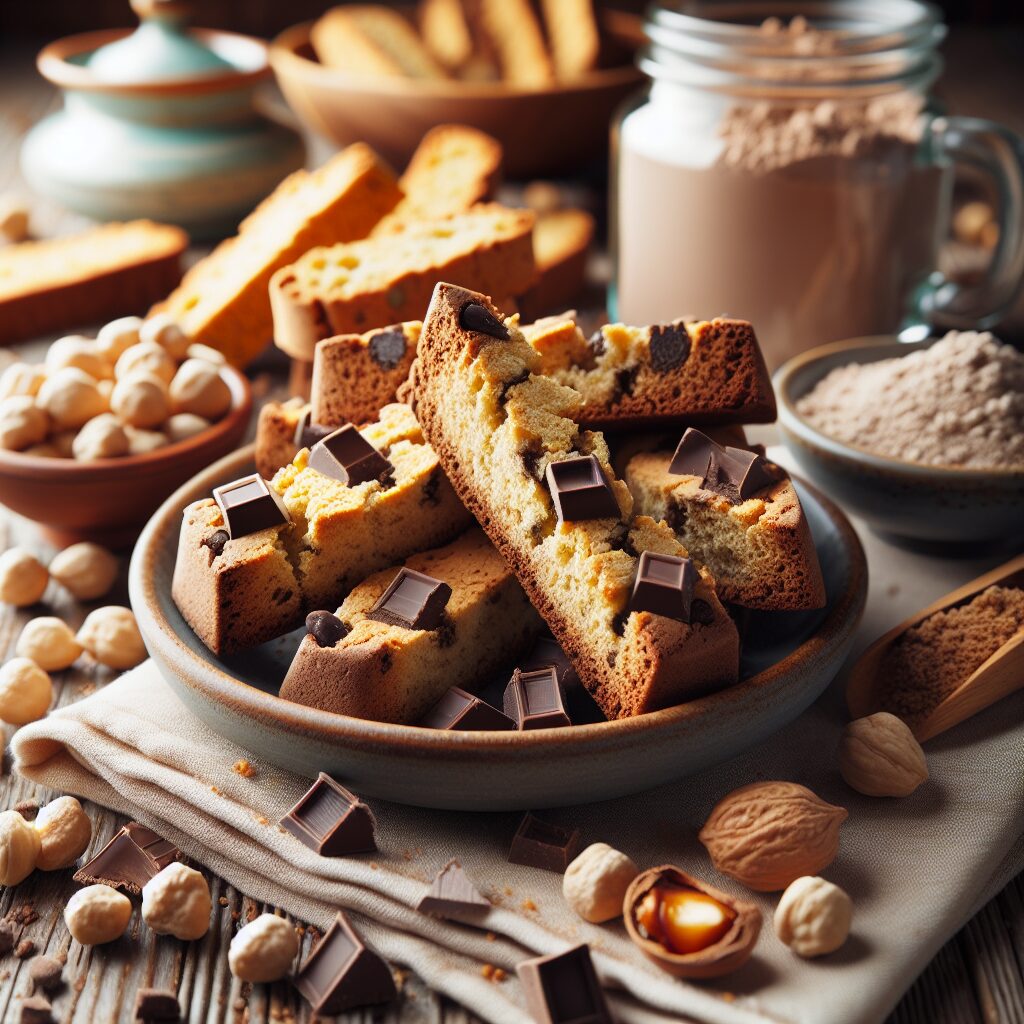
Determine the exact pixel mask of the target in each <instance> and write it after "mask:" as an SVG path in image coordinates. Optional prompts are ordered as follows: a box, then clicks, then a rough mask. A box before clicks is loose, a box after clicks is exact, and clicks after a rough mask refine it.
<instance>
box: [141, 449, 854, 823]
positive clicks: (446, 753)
mask: <svg viewBox="0 0 1024 1024" xmlns="http://www.w3.org/2000/svg"><path fill="white" fill-rule="evenodd" d="M252 471H253V463H252V450H251V449H246V450H243V451H240V452H238V453H236V454H235V455H231V456H229V457H227V458H226V459H223V460H222V461H221V462H219V463H218V464H217V465H215V466H211V467H210V468H209V469H208V470H206V471H205V472H203V473H201V474H200V475H199V476H198V477H197V478H196V479H195V480H193V481H191V482H190V483H188V484H186V485H185V486H183V487H182V488H180V489H179V490H178V491H177V492H176V493H175V494H173V495H172V496H171V497H170V498H168V499H167V501H165V502H164V504H163V505H162V506H161V507H160V509H159V511H158V512H157V513H156V515H155V516H154V517H153V519H152V520H150V522H149V523H148V524H147V526H146V529H145V530H144V531H143V533H142V536H141V537H140V539H139V543H138V545H137V546H136V548H135V553H134V555H133V557H132V563H131V571H130V575H129V587H130V592H131V601H132V607H133V608H134V609H135V614H136V616H137V618H138V622H139V627H140V628H141V630H142V635H143V637H144V638H145V641H146V646H147V648H148V649H149V652H150V654H151V655H152V657H153V659H154V661H155V662H156V664H157V666H158V667H159V669H160V671H161V672H162V673H163V675H164V677H165V678H166V679H167V681H168V682H169V683H170V685H171V686H172V687H173V688H174V690H175V691H176V692H177V693H178V695H179V696H180V697H181V699H182V700H183V701H184V702H185V704H186V705H187V707H188V708H190V709H191V710H192V711H193V712H194V713H195V714H196V715H198V716H199V717H200V718H201V719H203V720H204V721H205V722H206V723H208V724H209V725H210V726H211V727H212V728H213V729H214V730H215V731H217V732H218V733H220V734H221V735H223V736H225V737H227V738H229V739H230V740H232V741H233V742H235V743H238V744H240V745H241V746H243V747H245V748H247V749H249V750H253V751H258V752H259V754H260V756H261V757H264V758H267V759H269V760H271V761H272V762H274V763H276V764H278V765H281V766H282V767H285V768H288V769H291V770H292V771H296V772H299V773H300V774H303V775H307V776H314V777H315V776H316V774H317V772H319V771H326V772H330V773H332V774H334V775H336V776H337V777H338V778H339V779H340V780H342V781H344V782H345V784H346V785H349V784H350V785H351V786H352V788H353V789H355V790H356V791H357V792H359V793H361V794H363V795H366V796H375V797H381V798H384V799H388V800H395V801H398V802H401V803H407V804H415V805H418V806H422V807H440V808H454V809H463V810H511V809H517V808H530V807H545V806H559V805H565V804H577V803H586V802H589V801H594V800H603V799H608V798H611V797H615V796H620V795H622V794H625V793H632V792H636V791H638V790H641V789H646V788H649V787H650V786H654V785H657V784H658V783H662V782H666V781H668V780H670V779H674V778H678V777H680V776H683V775H686V774H688V773H691V772H695V771H698V770H699V769H701V768H705V767H707V766H708V765H711V764H715V763H716V762H719V761H723V760H726V759H727V758H729V757H732V756H733V755H735V754H737V753H739V752H740V751H742V750H744V749H746V748H747V747H749V746H751V745H753V744H755V743H758V742H760V741H761V740H763V739H765V738H766V737H767V736H769V735H770V734H771V733H772V732H774V731H775V730H777V729H779V728H781V727H782V726H783V725H785V724H786V723H787V722H789V721H790V720H791V719H793V718H795V717H796V716H797V715H798V714H800V712H801V711H803V710H804V709H805V708H806V707H807V706H808V705H809V704H810V703H811V702H812V701H813V700H814V699H815V698H816V697H817V696H818V695H819V694H820V693H821V692H822V691H823V690H824V689H825V687H826V686H827V685H828V684H829V682H830V681H831V679H832V678H833V677H834V676H835V674H836V672H837V671H838V669H839V667H840V665H841V664H842V662H843V660H844V658H845V656H846V653H847V651H848V650H849V648H850V644H851V642H852V639H853V634H854V630H855V629H856V627H857V623H858V621H859V619H860V616H861V612H862V611H863V608H864V599H865V594H866V588H867V568H866V565H865V562H864V553H863V551H862V549H861V546H860V543H859V542H858V540H857V537H856V535H855V534H854V532H853V529H852V527H851V526H850V524H849V522H848V521H847V520H846V519H845V517H844V516H843V514H842V513H841V512H840V511H839V510H838V509H837V508H836V507H835V506H834V505H833V504H831V502H829V501H828V500H827V499H826V498H824V497H822V496H821V495H820V494H818V492H817V491H815V490H813V489H812V488H809V487H806V486H804V485H799V490H800V494H801V498H802V499H803V501H804V508H805V509H806V512H807V516H808V520H809V522H810V526H811V531H812V533H813V535H814V538H815V544H816V546H817V549H818V555H819V558H820V560H821V566H822V571H823V574H824V578H825V586H826V590H827V593H828V604H827V607H826V608H824V609H823V610H820V611H816V612H806V613H804V612H796V613H786V614H773V615H767V614H761V615H759V614H754V615H752V616H751V623H750V626H749V631H748V633H747V639H746V642H745V644H746V645H745V651H744V657H743V662H742V674H743V676H744V678H743V681H742V682H741V683H739V684H738V685H736V686H733V687H731V688H729V689H728V690H725V691H723V692H721V693H718V694H715V695H713V696H710V697H706V698H703V699H701V700H696V701H692V702H690V703H688V704H683V705H681V706H679V707H675V708H669V709H667V710H664V711H657V712H654V713H652V714H648V715H642V716H640V717H637V718H630V719H623V720H621V721H615V722H594V723H592V724H582V725H574V726H572V727H566V728H557V729H544V730H535V731H532V732H444V731H438V730H432V729H422V728H419V727H416V726H403V725H390V724H386V723H381V722H368V721H363V720H361V719H356V718H347V717H344V716H341V715H333V714H328V713H326V712H322V711H317V710H315V709H313V708H308V707H304V706H301V705H297V704H292V703H290V702H288V701H284V700H282V699H281V698H279V697H278V696H276V693H277V688H278V686H279V684H280V682H281V679H282V678H283V677H284V673H285V670H286V669H287V667H288V664H289V662H290V661H291V657H292V654H293V653H294V651H295V649H296V647H297V646H298V643H299V640H300V638H301V633H302V632H304V631H302V630H300V631H296V633H293V634H291V635H290V636H287V637H281V638H279V639H277V640H275V641H272V642H270V643H268V644H263V645H262V646H261V647H259V648H256V649H255V650H253V651H250V652H247V653H246V654H244V655H241V656H235V657H231V658H224V659H218V658H216V657H214V656H213V655H212V654H210V652H209V651H207V650H206V648H205V647H204V646H203V645H202V643H201V642H200V641H199V640H198V639H197V638H196V637H195V635H194V634H193V633H192V631H191V630H190V629H189V627H188V626H187V625H186V623H185V621H184V620H183V619H182V617H181V615H180V614H179V613H178V610H177V608H176V607H175V606H174V602H173V601H172V600H171V574H172V572H173V569H174V557H175V551H176V548H177V542H178V531H179V527H180V524H181V513H182V510H183V509H184V508H185V506H186V505H188V504H189V503H191V502H192V501H195V500H197V499H199V498H202V497H207V496H209V494H210V492H211V490H212V488H213V487H215V486H217V485H218V484H221V483H224V482H225V481H228V480H231V479H235V478H237V477H239V476H242V475H243V474H246V473H251V472H252ZM510 674H511V672H508V673H505V674H504V677H503V679H496V680H493V681H491V684H490V685H491V686H492V687H493V686H500V685H501V684H502V682H504V681H507V679H508V676H509V675H510ZM493 692H494V691H493V690H492V691H491V693H493ZM490 695H491V694H490V693H489V692H488V691H487V690H485V691H484V696H485V697H489V696H490ZM492 699H493V698H492Z"/></svg>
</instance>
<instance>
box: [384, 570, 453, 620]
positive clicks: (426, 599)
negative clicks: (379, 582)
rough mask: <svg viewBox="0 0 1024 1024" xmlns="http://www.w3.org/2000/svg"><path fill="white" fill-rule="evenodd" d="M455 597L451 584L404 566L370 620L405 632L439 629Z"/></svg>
mask: <svg viewBox="0 0 1024 1024" xmlns="http://www.w3.org/2000/svg"><path fill="white" fill-rule="evenodd" d="M451 596H452V588H451V587H450V586H448V584H447V583H442V582H441V580H435V579H434V577H433V576H428V575H427V574H426V573H424V572H417V571H416V570H415V569H409V568H407V567H406V566H404V565H403V566H402V568H401V569H399V570H398V573H397V574H396V576H395V578H394V579H393V580H392V581H391V585H390V586H389V587H388V589H387V590H385V591H384V593H383V594H381V596H380V599H379V600H378V601H377V603H376V604H375V605H374V606H373V607H372V608H371V609H370V611H369V612H368V613H367V616H366V617H367V618H368V619H374V620H376V621H377V622H386V623H387V624H388V625H389V626H402V627H404V628H405V629H437V627H438V626H439V625H440V624H441V618H442V615H443V613H444V610H445V607H446V606H447V604H448V602H449V601H450V600H451Z"/></svg>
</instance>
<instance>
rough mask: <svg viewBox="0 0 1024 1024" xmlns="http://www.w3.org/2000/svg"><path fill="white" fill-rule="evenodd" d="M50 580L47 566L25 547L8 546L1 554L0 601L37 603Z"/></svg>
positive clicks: (21, 603) (20, 603) (22, 606)
mask: <svg viewBox="0 0 1024 1024" xmlns="http://www.w3.org/2000/svg"><path fill="white" fill-rule="evenodd" d="M49 582H50V574H49V573H48V572H47V571H46V566H45V565H43V563H42V562H40V561H39V559H38V558H36V556H35V555H33V554H30V553H29V552H28V551H26V550H25V549H24V548H8V549H7V550H6V551H5V552H4V553H3V554H2V555H0V601H3V602H4V603H5V604H13V605H14V606H15V607H16V608H25V607H27V606H28V605H30V604H35V603H36V601H38V600H39V599H40V598H41V597H42V596H43V592H44V591H45V590H46V585H47V583H49Z"/></svg>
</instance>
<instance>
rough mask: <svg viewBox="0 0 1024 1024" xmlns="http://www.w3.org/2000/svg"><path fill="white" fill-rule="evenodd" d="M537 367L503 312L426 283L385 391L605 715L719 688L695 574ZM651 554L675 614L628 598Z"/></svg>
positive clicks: (723, 676)
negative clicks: (427, 290) (412, 418)
mask: <svg viewBox="0 0 1024 1024" xmlns="http://www.w3.org/2000/svg"><path fill="white" fill-rule="evenodd" d="M540 364H541V359H540V356H539V355H538V354H537V353H536V351H534V349H533V348H532V347H531V346H530V345H529V343H528V342H527V341H526V339H525V338H524V337H523V335H522V333H521V332H520V331H519V330H518V328H517V326H516V324H515V320H514V318H511V319H509V320H508V321H504V322H503V321H502V319H501V314H500V313H499V312H498V311H497V310H496V309H495V308H494V307H493V306H492V305H491V304H490V302H489V301H488V300H487V299H486V297H485V296H483V295H480V294H478V293H474V292H471V291H468V290H466V289H463V288H459V287H456V286H454V285H449V284H438V286H437V288H436V290H435V292H434V295H433V298H432V299H431V302H430V306H429V308H428V311H427V316H426V319H425V321H424V326H423V334H422V335H421V337H420V344H419V349H418V354H417V358H416V360H415V362H414V363H413V367H412V371H411V373H410V377H409V381H408V383H407V384H406V385H405V386H404V387H403V388H402V390H401V392H400V394H402V395H403V396H406V397H408V399H409V400H410V401H411V402H412V403H413V404H414V408H415V410H416V413H417V417H418V420H419V422H420V424H421V426H422V429H423V434H424V437H425V438H427V440H428V441H429V442H430V444H431V447H432V448H433V449H434V451H435V452H436V453H437V457H438V459H439V460H440V463H441V466H442V467H443V469H444V471H445V473H446V474H447V476H448V478H449V479H450V480H451V482H452V485H453V486H454V487H455V490H456V491H457V493H458V495H459V497H460V498H461V499H462V501H463V502H464V504H465V505H466V507H467V508H469V509H470V511H472V512H473V514H474V515H475V516H476V518H477V520H478V522H479V523H480V525H481V526H482V527H483V528H484V530H485V531H486V532H487V534H488V536H489V537H490V538H491V540H492V542H493V543H494V545H495V546H496V547H497V548H498V550H499V551H500V552H501V553H502V555H504V557H505V559H506V561H508V563H509V565H510V566H511V567H512V570H513V571H514V572H515V574H516V576H517V578H518V579H519V582H520V583H521V584H522V586H523V588H524V589H525V590H526V592H527V594H528V595H529V596H530V599H531V600H532V602H533V604H534V607H536V608H537V610H538V611H539V612H540V614H541V616H542V617H543V618H544V620H545V622H547V624H548V626H549V628H550V629H551V631H552V633H553V634H554V635H555V638H556V639H557V640H558V642H559V643H560V644H561V645H562V647H563V648H564V649H565V651H566V653H567V654H568V656H569V657H570V659H571V660H572V662H573V665H574V667H575V668H576V671H577V672H578V674H579V676H580V679H581V680H582V682H583V683H584V685H585V686H586V687H587V689H588V690H589V691H590V693H591V694H592V695H593V696H594V698H595V700H596V701H597V703H598V704H599V705H600V707H601V709H602V710H603V711H604V712H605V714H606V715H607V716H608V717H609V718H623V717H628V716H631V715H637V714H641V713H643V712H646V711H651V710H654V709H656V708H662V707H666V706H669V705H673V704H678V703H680V702H682V701H684V700H687V699H690V698H691V697H694V696H696V695H698V694H703V693H707V692H710V691H713V690H715V689H717V688H720V687H721V686H724V685H728V684H730V683H732V682H735V680H736V679H737V675H738V662H739V638H738V635H737V632H736V628H735V626H734V625H733V623H732V621H731V620H730V619H729V617H728V616H727V615H726V614H725V611H724V609H723V608H722V606H721V604H720V602H719V600H718V598H717V596H716V594H715V586H714V580H713V578H712V577H711V575H710V573H709V572H708V571H707V570H706V569H705V568H697V567H695V566H693V564H692V563H691V562H689V560H688V559H687V558H686V550H685V549H684V547H683V546H682V545H681V544H680V543H679V541H678V540H677V539H676V537H675V535H674V534H673V533H672V531H671V530H670V529H669V528H668V527H667V526H665V525H664V524H662V523H656V522H655V521H654V520H652V519H649V518H647V517H644V516H641V517H637V518H635V519H634V517H633V508H632V505H633V501H632V498H631V496H630V494H629V491H628V489H627V488H626V485H625V484H624V483H623V482H622V481H621V480H618V479H616V478H615V475H614V473H613V471H612V469H611V466H610V465H609V463H608V448H607V445H606V443H605V440H604V438H603V437H602V435H601V434H599V433H592V432H590V431H586V430H581V429H580V428H579V427H578V425H577V424H576V422H575V421H574V417H576V416H577V415H578V414H579V411H580V407H581V400H580V396H579V394H578V393H577V392H575V391H573V390H572V389H571V388H568V387H565V386H564V385H561V384H559V383H557V382H556V381H554V380H552V379H551V378H550V377H546V376H542V375H540V372H539V371H540ZM641 556H643V557H641ZM652 557H654V558H655V560H657V559H658V558H661V560H662V561H664V562H666V563H670V564H672V565H673V566H674V567H675V569H674V571H675V572H676V573H677V576H678V579H679V587H678V592H679V601H678V604H677V605H674V607H678V609H679V614H678V615H677V616H674V617H670V616H669V615H667V614H657V613H654V612H652V611H650V610H649V606H643V607H637V606H634V605H633V604H632V602H633V601H635V600H636V596H637V595H636V594H635V593H634V586H635V585H638V580H637V575H638V570H639V568H640V565H641V563H643V562H644V561H645V558H646V559H650V558H652ZM684 585H685V586H684ZM684 590H687V591H688V592H687V593H686V594H684V593H683V591H684Z"/></svg>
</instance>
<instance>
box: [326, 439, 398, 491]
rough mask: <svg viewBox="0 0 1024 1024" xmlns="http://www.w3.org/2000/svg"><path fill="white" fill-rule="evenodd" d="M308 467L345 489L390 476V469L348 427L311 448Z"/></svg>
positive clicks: (368, 444) (365, 441)
mask: <svg viewBox="0 0 1024 1024" xmlns="http://www.w3.org/2000/svg"><path fill="white" fill-rule="evenodd" d="M309 466H310V468H311V469H315V470H316V471H317V472H318V473H323V474H324V476H329V477H330V478H331V479H332V480H340V481H341V482H342V483H343V484H347V485H348V486H349V487H355V486H356V485H357V484H364V483H366V482H367V481H368V480H381V481H383V480H384V479H385V478H386V477H388V476H390V475H391V474H392V473H393V472H394V466H392V465H391V463H390V462H388V460H387V459H385V458H384V456H383V455H381V453H380V452H379V451H377V449H376V448H374V447H373V445H372V444H370V442H369V441H367V440H366V438H365V437H363V435H362V434H360V433H359V431H358V430H356V428H355V427H353V426H352V424H351V423H349V424H347V425H346V426H344V427H341V428H340V429H338V430H335V431H334V432H333V433H331V434H328V435H327V437H325V438H324V439H323V440H322V441H317V443H316V444H315V445H313V447H312V448H311V449H310V450H309Z"/></svg>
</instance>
